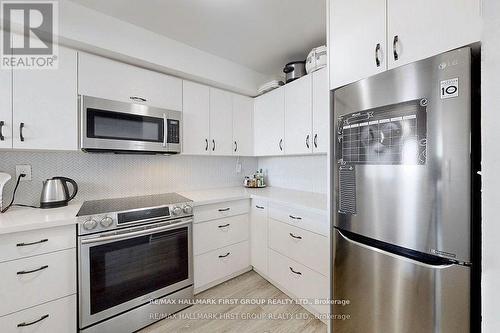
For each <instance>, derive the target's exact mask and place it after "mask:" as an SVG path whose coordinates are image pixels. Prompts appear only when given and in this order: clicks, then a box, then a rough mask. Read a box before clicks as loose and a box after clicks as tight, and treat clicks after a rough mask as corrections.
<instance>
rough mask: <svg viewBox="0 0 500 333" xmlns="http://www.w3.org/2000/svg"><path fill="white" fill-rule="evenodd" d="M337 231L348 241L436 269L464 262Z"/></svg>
mask: <svg viewBox="0 0 500 333" xmlns="http://www.w3.org/2000/svg"><path fill="white" fill-rule="evenodd" d="M335 230H336V231H337V233H338V234H339V235H340V236H341V237H342V238H344V239H345V240H346V241H348V242H350V243H352V244H355V245H357V246H361V247H363V248H365V249H368V250H371V251H375V252H379V253H383V254H385V255H388V256H391V257H394V258H397V259H400V260H405V261H409V262H412V263H413V264H416V265H419V266H424V267H429V268H434V269H444V268H449V267H451V266H453V265H460V264H462V263H460V262H458V261H455V260H452V259H447V258H442V257H438V256H433V255H430V254H427V253H423V252H419V251H415V250H411V249H407V248H404V247H401V246H397V245H393V244H389V243H385V242H382V241H379V240H376V239H372V238H368V237H365V236H361V235H358V234H355V233H352V232H349V231H345V230H339V229H335Z"/></svg>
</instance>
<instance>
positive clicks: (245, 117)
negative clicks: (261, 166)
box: [233, 95, 254, 156]
mask: <svg viewBox="0 0 500 333" xmlns="http://www.w3.org/2000/svg"><path fill="white" fill-rule="evenodd" d="M253 104H254V103H253V98H250V97H246V96H241V95H233V144H234V147H233V155H238V156H252V155H253Z"/></svg>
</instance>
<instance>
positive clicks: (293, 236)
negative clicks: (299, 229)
mask: <svg viewBox="0 0 500 333" xmlns="http://www.w3.org/2000/svg"><path fill="white" fill-rule="evenodd" d="M290 237H292V238H295V239H302V237H301V236H295V235H294V234H292V233H290Z"/></svg>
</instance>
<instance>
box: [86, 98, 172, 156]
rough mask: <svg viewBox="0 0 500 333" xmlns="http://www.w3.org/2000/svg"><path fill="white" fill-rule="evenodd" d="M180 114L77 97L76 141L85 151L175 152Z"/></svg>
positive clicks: (139, 105)
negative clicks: (77, 136)
mask: <svg viewBox="0 0 500 333" xmlns="http://www.w3.org/2000/svg"><path fill="white" fill-rule="evenodd" d="M181 117H182V113H181V112H179V111H172V110H166V109H160V108H155V107H150V106H147V105H141V104H132V103H124V102H118V101H111V100H107V99H102V98H96V97H91V96H80V126H81V129H80V144H81V149H82V150H83V151H86V152H114V153H130V154H134V153H135V154H178V153H180V152H181V142H182V126H181Z"/></svg>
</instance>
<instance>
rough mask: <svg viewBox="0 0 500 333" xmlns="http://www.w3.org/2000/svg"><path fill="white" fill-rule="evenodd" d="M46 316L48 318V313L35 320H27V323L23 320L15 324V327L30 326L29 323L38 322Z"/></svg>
mask: <svg viewBox="0 0 500 333" xmlns="http://www.w3.org/2000/svg"><path fill="white" fill-rule="evenodd" d="M47 318H49V315H48V314H46V315H43V316H41V317H40V319H37V320H35V321H32V322H29V323H26V322H24V323H20V324H17V327H25V326H31V325H33V324H36V323H38V322H41V321H42V320H44V319H47Z"/></svg>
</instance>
